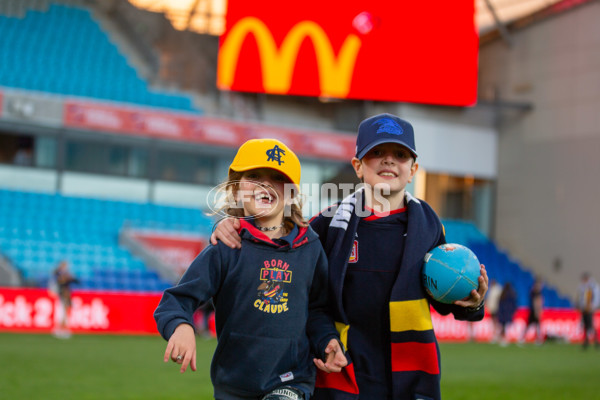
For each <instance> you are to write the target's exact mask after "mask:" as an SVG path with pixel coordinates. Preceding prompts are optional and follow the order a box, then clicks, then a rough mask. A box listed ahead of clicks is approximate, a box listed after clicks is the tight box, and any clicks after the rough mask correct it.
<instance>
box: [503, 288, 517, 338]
mask: <svg viewBox="0 0 600 400" xmlns="http://www.w3.org/2000/svg"><path fill="white" fill-rule="evenodd" d="M516 311H517V292H515V290H514V289H513V287H512V284H511V283H510V282H506V283H505V284H504V287H503V288H502V293H501V294H500V299H499V300H498V324H499V325H500V333H499V338H498V339H499V342H500V346H503V347H504V346H506V345H508V339H507V337H506V331H507V329H508V326H509V325H510V324H512V322H513V318H514V316H515V312H516Z"/></svg>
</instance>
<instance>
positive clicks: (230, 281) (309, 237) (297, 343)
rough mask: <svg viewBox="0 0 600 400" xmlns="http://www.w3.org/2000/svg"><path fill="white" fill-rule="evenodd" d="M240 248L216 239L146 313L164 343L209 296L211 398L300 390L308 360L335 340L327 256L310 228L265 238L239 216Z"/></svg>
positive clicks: (308, 381)
mask: <svg viewBox="0 0 600 400" xmlns="http://www.w3.org/2000/svg"><path fill="white" fill-rule="evenodd" d="M240 222H241V229H240V232H239V233H240V236H241V238H242V247H241V249H231V248H229V247H227V246H226V245H224V244H223V243H221V242H219V243H218V244H217V245H216V246H212V245H211V246H209V247H207V248H206V249H204V250H203V251H202V252H201V253H200V255H198V257H197V258H196V259H195V260H194V261H193V262H192V264H191V265H190V267H189V268H188V270H187V271H186V273H185V274H184V275H183V277H182V278H181V280H180V282H179V283H178V284H177V285H176V286H175V287H172V288H170V289H167V290H166V291H165V292H164V294H163V296H162V299H161V301H160V304H159V305H158V307H157V309H156V311H155V313H154V317H155V319H156V322H157V326H158V330H159V332H160V334H161V335H162V336H163V338H165V339H166V340H168V339H169V338H170V337H171V335H172V334H173V332H174V330H175V328H176V327H177V326H178V325H179V324H182V323H187V324H190V325H192V326H193V321H192V314H193V313H194V311H195V310H196V309H197V308H198V307H199V306H200V305H201V304H202V303H203V302H206V301H207V300H209V299H211V298H212V299H213V301H214V305H215V322H216V330H217V338H218V344H217V348H216V350H215V354H214V356H213V360H212V364H211V380H212V383H213V386H214V393H215V398H218V399H246V398H257V397H259V396H261V395H264V394H266V393H267V392H270V391H272V390H273V389H275V388H277V387H280V386H283V385H290V386H294V387H297V388H299V389H301V390H302V391H304V392H306V393H310V392H312V389H313V387H314V383H315V370H316V368H315V366H314V364H313V362H312V359H313V358H314V357H315V355H316V356H317V357H322V356H323V352H324V349H325V347H326V346H327V344H328V342H329V341H330V340H331V339H333V338H336V339H337V338H339V335H338V333H337V331H336V329H335V326H334V324H333V322H332V319H331V318H330V317H329V316H328V315H327V314H326V309H327V299H328V292H327V282H328V268H327V257H326V256H325V253H324V251H323V247H322V245H321V243H320V242H319V240H318V237H317V235H316V234H315V232H314V231H313V230H312V229H311V228H310V227H307V228H298V227H294V230H293V231H292V233H291V234H289V235H288V236H286V237H285V238H282V239H285V240H282V239H275V240H271V239H269V238H268V237H267V236H266V235H265V234H263V233H262V232H261V231H259V230H258V229H256V227H254V226H253V225H252V224H251V223H249V222H247V221H244V220H242V221H240Z"/></svg>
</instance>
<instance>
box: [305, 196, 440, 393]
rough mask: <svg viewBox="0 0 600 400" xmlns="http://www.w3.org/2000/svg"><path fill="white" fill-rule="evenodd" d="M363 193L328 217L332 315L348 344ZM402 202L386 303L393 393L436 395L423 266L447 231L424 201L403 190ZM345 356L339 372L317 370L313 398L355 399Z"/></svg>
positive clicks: (433, 340)
mask: <svg viewBox="0 0 600 400" xmlns="http://www.w3.org/2000/svg"><path fill="white" fill-rule="evenodd" d="M363 197H364V191H362V190H360V191H357V192H355V193H353V194H352V195H350V196H348V197H347V198H345V199H344V200H343V201H342V202H341V203H340V204H339V206H338V207H337V210H336V211H335V214H334V215H333V217H331V222H330V223H329V229H328V231H327V239H326V242H325V243H324V248H325V253H326V254H327V255H328V260H329V280H330V286H329V288H330V291H331V295H332V298H333V302H332V303H333V304H332V312H333V317H334V318H335V320H336V321H337V322H336V326H337V328H338V331H339V332H340V337H341V339H342V342H343V343H344V345H345V346H346V348H348V349H351V348H352V343H348V329H350V326H349V325H348V319H347V317H346V313H345V311H344V309H343V301H342V290H343V283H344V278H345V274H346V268H347V265H348V259H349V257H350V252H351V251H352V244H353V241H354V236H355V233H356V230H357V227H358V222H359V220H360V217H359V216H358V215H357V210H359V208H357V207H363V209H364V204H363V201H362V200H363ZM406 208H407V213H408V226H407V235H406V243H405V250H404V254H403V256H402V261H401V268H400V271H399V273H398V277H397V279H396V282H395V283H394V286H393V289H392V293H391V297H390V303H389V310H390V329H391V343H390V348H391V360H392V363H391V365H392V380H393V388H392V391H393V399H394V400H397V399H410V400H414V399H439V398H440V360H439V349H438V345H437V340H436V338H435V334H434V332H433V326H432V322H431V315H430V311H429V302H428V300H427V298H426V295H425V291H424V289H423V286H422V283H421V266H422V263H423V258H424V256H425V254H426V253H427V252H428V251H429V250H431V249H432V248H433V247H435V246H437V245H439V244H442V243H444V242H445V237H444V232H443V227H442V224H441V222H440V220H439V218H438V216H437V215H436V214H435V212H434V211H433V210H432V209H431V207H430V206H429V205H427V203H425V202H423V201H420V200H417V199H416V198H414V197H412V196H411V195H410V193H408V192H407V193H406ZM375 290H376V289H375ZM356 295H357V296H359V295H361V294H358V293H357V294H356ZM446 313H447V312H446ZM349 361H350V362H349V365H348V366H347V367H346V368H344V370H343V371H342V372H341V373H331V374H326V373H323V372H322V371H318V374H317V383H316V388H315V396H314V399H315V400H321V399H336V400H338V399H339V400H341V399H343V400H350V399H353V400H355V399H358V396H359V393H358V387H357V385H356V379H355V375H354V365H353V364H352V363H351V360H349ZM362 400H371V399H362Z"/></svg>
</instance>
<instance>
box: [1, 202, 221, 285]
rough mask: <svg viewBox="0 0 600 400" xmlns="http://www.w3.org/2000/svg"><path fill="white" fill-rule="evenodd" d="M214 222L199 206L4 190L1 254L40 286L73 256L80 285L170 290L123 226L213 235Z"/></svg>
mask: <svg viewBox="0 0 600 400" xmlns="http://www.w3.org/2000/svg"><path fill="white" fill-rule="evenodd" d="M211 225H212V221H211V220H210V219H209V218H208V217H206V216H205V215H203V214H202V212H201V211H200V210H197V209H188V208H179V207H168V206H159V205H155V204H141V203H129V202H123V201H109V200H97V199H88V198H76V197H67V196H62V195H58V194H56V195H51V194H42V193H29V192H21V191H12V190H0V253H2V254H4V256H5V257H6V258H7V259H9V260H10V261H11V262H12V264H13V265H15V266H16V267H17V268H18V270H19V271H20V273H21V275H22V276H23V278H24V280H25V281H26V283H27V284H30V285H35V286H45V285H46V284H47V281H48V278H49V276H50V274H51V271H52V270H53V269H54V268H55V267H56V265H57V264H58V262H59V261H61V260H68V261H69V263H70V266H71V270H72V272H73V273H74V274H75V275H76V276H77V277H78V278H79V279H80V285H79V287H80V288H84V289H99V290H126V291H160V290H164V289H165V288H166V287H168V286H171V285H172V282H166V281H163V280H162V279H160V278H159V276H158V275H157V274H156V273H155V272H154V271H150V270H149V269H148V268H146V266H145V265H144V263H143V262H142V261H141V260H140V259H138V258H136V257H134V256H132V255H131V253H130V252H129V251H128V250H127V249H126V248H123V247H120V246H119V231H120V230H121V228H122V227H123V226H131V227H135V228H140V229H160V230H163V231H171V232H173V231H175V232H179V233H186V232H187V233H189V232H193V233H196V234H205V235H208V234H210V227H211Z"/></svg>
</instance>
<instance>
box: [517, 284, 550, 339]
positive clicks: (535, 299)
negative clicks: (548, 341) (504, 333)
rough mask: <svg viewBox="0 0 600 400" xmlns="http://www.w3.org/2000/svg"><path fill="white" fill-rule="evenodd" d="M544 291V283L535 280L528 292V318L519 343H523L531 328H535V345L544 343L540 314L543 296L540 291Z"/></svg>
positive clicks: (542, 307) (542, 306) (542, 308)
mask: <svg viewBox="0 0 600 400" xmlns="http://www.w3.org/2000/svg"><path fill="white" fill-rule="evenodd" d="M543 289H544V283H543V282H542V280H541V279H539V278H538V279H536V280H535V282H534V283H533V286H532V287H531V290H530V291H529V317H528V319H527V325H526V326H525V329H524V330H523V335H522V336H521V340H520V341H519V342H520V343H525V338H526V336H527V333H528V332H529V328H531V327H532V326H533V327H534V328H535V343H536V344H542V343H544V337H543V336H542V314H543V311H544V296H543V294H542V290H543Z"/></svg>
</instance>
